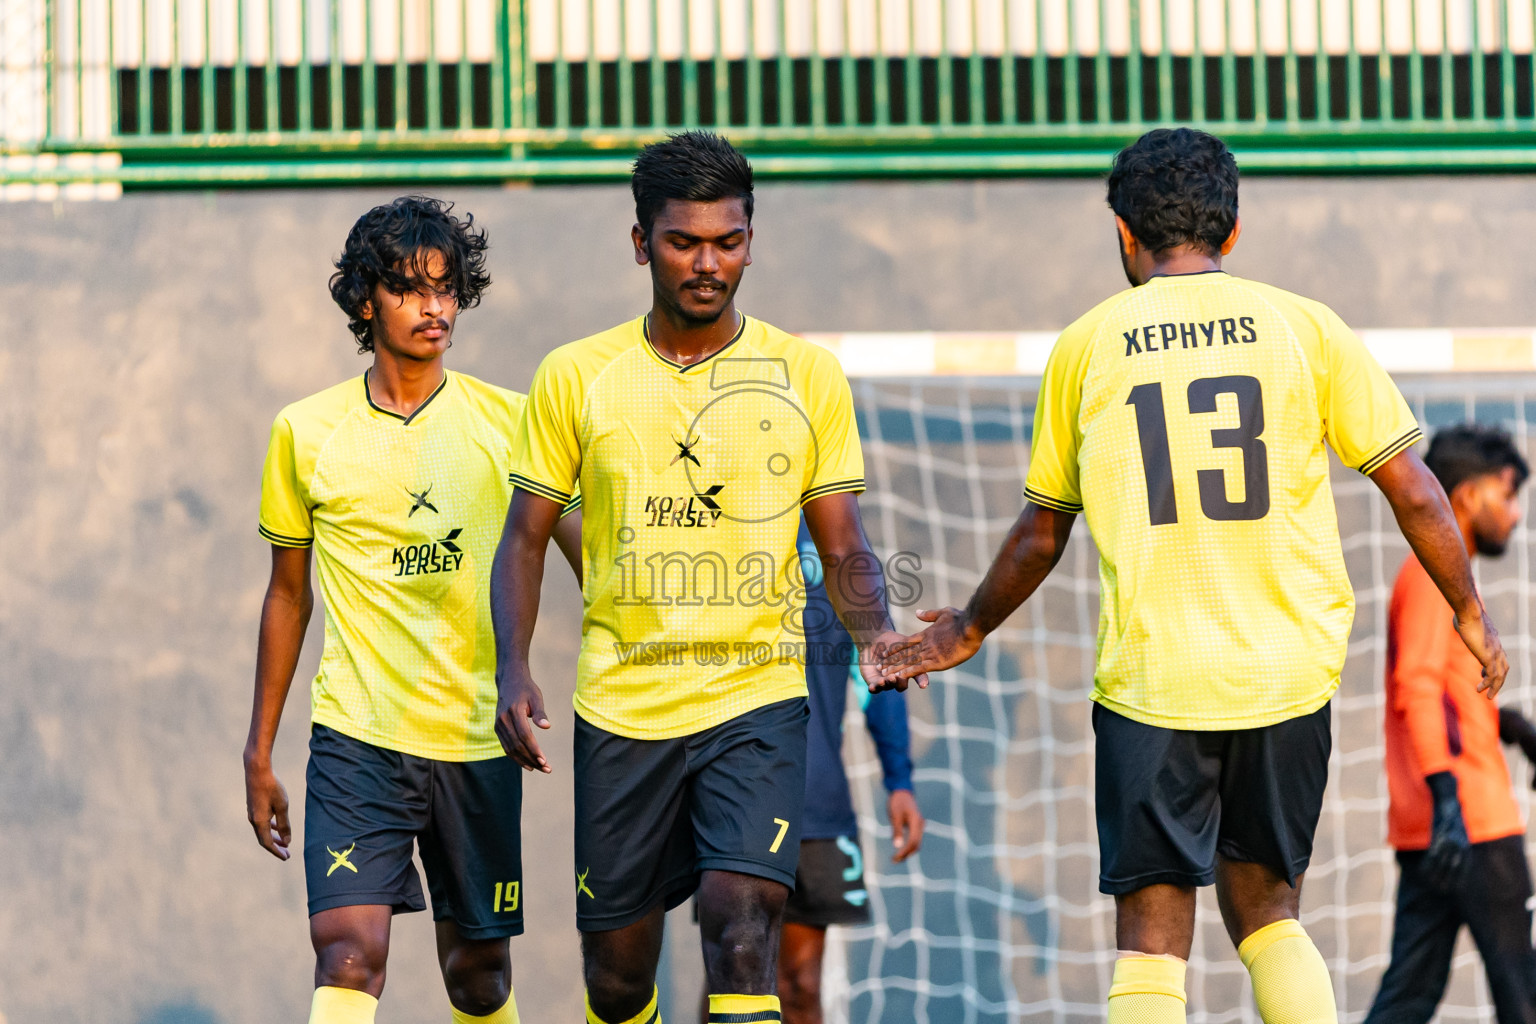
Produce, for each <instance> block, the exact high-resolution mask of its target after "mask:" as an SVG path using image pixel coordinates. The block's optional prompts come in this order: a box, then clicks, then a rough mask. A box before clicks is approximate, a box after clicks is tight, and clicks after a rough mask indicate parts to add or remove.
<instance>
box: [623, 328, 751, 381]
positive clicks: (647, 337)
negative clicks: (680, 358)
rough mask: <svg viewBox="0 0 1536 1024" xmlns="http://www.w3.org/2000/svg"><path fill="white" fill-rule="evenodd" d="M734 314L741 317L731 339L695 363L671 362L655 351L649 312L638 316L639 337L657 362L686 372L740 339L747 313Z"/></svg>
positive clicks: (727, 348)
mask: <svg viewBox="0 0 1536 1024" xmlns="http://www.w3.org/2000/svg"><path fill="white" fill-rule="evenodd" d="M736 315H737V316H739V317H741V323H740V324H739V325H737V327H736V333H735V334H733V335H732V336H731V340H730V341H728V342H726V343H725V344H724V345H722V346H720V348H719V349H718V350H716V351H714V352H711V353H710V354H709V355H707V356H705V357H704V358H703V359H700V360H699V361H698V362H696V363H677V362H673V361H672V360H670V359H668V358H667V357H666V356H664V355H662V354H661V353H660V352H658V351H656V346H655V345H653V344H652V343H651V315H650V314H649V313H647V314H645V315H644V316H642V317H641V318H640V337H641V338H642V339H643V340H644V341H645V349H646V351H647V352H649V353H650V354H651V355H652V356H654V357H655V358H656V360H657V361H658V362H661V363H662V364H664V365H666V366H668V367H671V368H672V369H674V370H676V371H677V372H678V373H687V372H688V371H690V370H695V369H697V368H699V367H700V366H703V365H704V364H705V363H707V362H709V361H710V360H711V359H714V358H715V357H716V356H718V355H719V354H720V353H721V352H725V351H728V350H729V349H730V348H731V346H732V345H735V344H736V343H737V342H738V341H740V340H741V337H742V335H744V334H746V333H747V320H748V317H747V314H745V313H737V314H736Z"/></svg>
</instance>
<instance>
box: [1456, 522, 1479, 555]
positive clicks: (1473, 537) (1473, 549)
mask: <svg viewBox="0 0 1536 1024" xmlns="http://www.w3.org/2000/svg"><path fill="white" fill-rule="evenodd" d="M1456 525H1457V526H1458V527H1460V528H1461V543H1462V545H1463V546H1464V547H1465V548H1466V549H1467V559H1468V561H1470V560H1472V559H1474V558H1476V557H1477V534H1476V533H1475V532H1474V531H1473V529H1472V523H1471V521H1470V520H1466V519H1463V518H1462V517H1461V516H1457V517H1456Z"/></svg>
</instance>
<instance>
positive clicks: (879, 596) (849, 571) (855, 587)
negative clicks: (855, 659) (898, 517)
mask: <svg viewBox="0 0 1536 1024" xmlns="http://www.w3.org/2000/svg"><path fill="white" fill-rule="evenodd" d="M821 564H822V569H823V572H824V573H825V582H826V587H827V599H828V600H829V601H831V602H832V610H833V611H835V612H836V613H837V618H838V621H839V622H841V623H842V624H843V628H844V629H846V630H847V631H848V635H849V636H851V637H853V642H854V643H856V644H859V645H861V646H862V645H864V644H869V643H873V642H874V640H875V638H876V637H878V636H880V634H882V633H887V632H890V631H892V630H893V629H895V627H894V626H893V625H892V624H891V612H890V608H889V607H887V605H886V599H885V570H884V569H883V568H882V567H881V565H880V559H878V558H876V557H875V553H874V552H873V551H871V550H869V548H868V546H865V547H862V548H858V547H856V548H853V549H852V550H850V551H845V552H838V551H832V552H827V553H823V554H822V561H821Z"/></svg>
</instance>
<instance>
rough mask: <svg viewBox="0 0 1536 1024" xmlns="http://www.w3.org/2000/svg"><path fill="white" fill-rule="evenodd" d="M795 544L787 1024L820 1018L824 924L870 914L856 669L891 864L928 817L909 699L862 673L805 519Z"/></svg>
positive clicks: (860, 920) (782, 954) (782, 955)
mask: <svg viewBox="0 0 1536 1024" xmlns="http://www.w3.org/2000/svg"><path fill="white" fill-rule="evenodd" d="M797 545H798V547H799V550H800V568H801V571H802V572H803V574H804V576H805V591H806V596H805V611H804V620H803V621H804V624H805V642H806V656H805V682H806V688H807V689H808V690H809V691H810V698H811V699H810V706H811V717H810V722H809V725H808V736H807V741H806V758H805V817H804V823H805V824H804V828H803V830H802V832H801V837H800V866H799V868H798V869H797V870H796V872H795V891H794V892H793V893H791V894H790V897H789V902H788V903H786V904H785V905H784V928H783V932H782V934H781V938H780V941H779V1000H780V1006H781V1009H782V1012H783V1015H784V1024H821V1020H822V1014H821V967H822V958H823V955H824V953H825V952H826V946H827V929H828V928H829V927H831V926H832V925H849V924H865V923H867V922H868V921H869V919H870V913H869V890H868V889H866V888H865V886H864V855H863V853H862V852H861V851H860V849H859V821H858V815H857V814H855V813H854V809H853V794H852V792H851V791H850V790H849V786H848V773H847V771H846V770H845V769H844V768H843V717H844V713H845V712H846V711H847V709H848V691H849V689H850V687H849V676H850V674H851V675H852V676H853V677H854V683H855V685H856V686H857V694H858V700H859V703H860V705H861V706H862V707H863V710H864V723H865V725H866V726H867V727H868V729H869V735H870V738H871V739H873V740H874V742H875V751H876V753H877V754H878V755H879V757H880V772H881V777H882V781H883V782H884V783H885V791H886V793H887V796H886V803H885V807H886V814H887V816H888V818H889V819H890V823H891V838H892V841H893V844H894V847H895V850H894V853H893V855H892V857H891V859H892V860H893V861H895V862H896V863H898V864H899V863H901V862H902V861H904V860H906V859H907V858H909V857H911V856H912V855H913V854H915V853H916V852H917V851H918V848H919V847H921V846H922V844H923V826H924V820H923V815H922V812H921V811H919V810H918V809H917V800H916V798H915V797H913V795H912V754H911V750H910V743H909V735H910V734H909V732H908V730H907V704H906V698H905V697H904V696H903V695H902V694H901V693H898V692H896V691H894V690H885V691H882V692H880V693H875V694H871V693H870V692H869V690H868V688H867V687H866V686H865V685H864V683H863V681H862V680H861V679H859V677H858V663H857V658H856V653H855V651H854V646H853V638H852V637H851V636H850V635H849V634H848V631H847V630H846V629H844V628H843V625H842V623H841V622H839V621H838V619H837V615H836V614H835V612H834V611H833V609H832V602H831V599H829V598H828V597H827V588H826V585H825V582H824V580H823V578H822V567H821V560H820V558H819V557H818V556H817V554H816V545H815V544H814V543H812V541H811V536H810V532H809V531H808V530H807V529H806V528H805V523H804V521H802V522H801V523H800V537H799V539H798V541H797ZM706 1015H707V1007H706ZM700 1019H701V1020H702V1019H704V1017H703V1016H701V1018H700Z"/></svg>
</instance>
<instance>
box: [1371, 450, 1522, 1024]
mask: <svg viewBox="0 0 1536 1024" xmlns="http://www.w3.org/2000/svg"><path fill="white" fill-rule="evenodd" d="M1424 462H1425V464H1426V465H1428V466H1429V468H1430V470H1431V471H1432V472H1433V473H1434V474H1435V476H1436V477H1437V478H1438V479H1439V480H1440V485H1441V486H1442V487H1444V488H1445V493H1446V494H1447V495H1448V496H1449V497H1450V500H1451V509H1452V511H1454V512H1455V514H1456V522H1457V524H1458V525H1459V526H1460V527H1461V533H1462V536H1463V537H1464V538H1465V539H1466V544H1467V553H1468V555H1487V556H1490V557H1497V556H1499V555H1501V554H1503V553H1504V548H1505V545H1506V544H1507V543H1508V542H1509V535H1510V532H1511V531H1512V530H1514V528H1515V524H1516V523H1518V522H1519V521H1520V499H1519V491H1520V487H1521V485H1522V484H1524V483H1525V480H1526V477H1527V476H1529V474H1530V470H1529V468H1528V467H1527V465H1526V462H1525V459H1524V458H1523V457H1521V455H1520V452H1519V451H1518V450H1517V449H1516V448H1515V445H1514V443H1513V441H1512V440H1511V439H1510V436H1509V435H1508V434H1507V433H1505V432H1504V431H1502V430H1499V429H1496V428H1492V427H1485V426H1477V425H1473V424H1466V425H1462V426H1456V427H1451V428H1448V429H1446V430H1442V431H1440V432H1439V433H1438V434H1436V435H1435V438H1434V440H1433V441H1432V442H1431V443H1430V446H1429V453H1428V454H1427V455H1426V456H1425V457H1424ZM1481 678H1482V669H1481V666H1479V664H1478V662H1477V659H1476V658H1474V657H1472V655H1471V654H1469V653H1467V650H1466V648H1465V647H1464V646H1463V645H1462V643H1461V642H1460V640H1458V639H1457V636H1456V630H1455V627H1454V626H1453V625H1452V619H1451V608H1450V606H1449V605H1448V604H1446V602H1445V598H1443V597H1441V596H1440V592H1439V590H1437V589H1436V588H1435V585H1434V583H1433V582H1431V581H1430V578H1429V574H1428V573H1426V572H1425V571H1424V567H1423V566H1422V565H1420V564H1419V561H1418V559H1417V558H1415V557H1414V556H1413V555H1411V554H1410V555H1409V556H1408V560H1407V561H1406V562H1405V563H1404V564H1403V568H1402V571H1401V572H1400V573H1399V574H1398V577H1397V585H1396V586H1395V587H1394V588H1393V590H1392V604H1391V608H1390V610H1389V612H1388V619H1387V680H1386V684H1387V694H1386V696H1387V714H1386V733H1387V743H1386V759H1387V788H1388V791H1389V793H1390V796H1391V806H1390V808H1389V810H1388V812H1387V821H1388V827H1387V840H1388V842H1390V843H1391V844H1392V846H1393V847H1394V848H1395V849H1396V850H1397V861H1398V866H1399V869H1400V875H1399V878H1398V883H1397V918H1396V921H1395V923H1394V925H1393V933H1392V961H1391V963H1390V964H1389V965H1388V967H1387V971H1386V974H1385V975H1383V976H1382V979H1381V988H1380V989H1379V990H1378V991H1377V993H1376V1000H1375V1002H1374V1003H1373V1004H1372V1006H1371V1011H1370V1013H1369V1014H1368V1015H1367V1016H1366V1019H1365V1020H1366V1024H1424V1022H1426V1021H1428V1020H1429V1019H1430V1017H1432V1016H1433V1015H1434V1012H1435V1007H1436V1005H1437V1004H1438V1003H1439V1002H1440V998H1441V996H1442V995H1444V993H1445V985H1446V980H1447V978H1448V977H1449V975H1450V969H1451V955H1452V952H1453V950H1454V947H1455V945H1456V936H1457V933H1458V932H1460V930H1461V926H1462V925H1463V924H1465V925H1467V926H1468V927H1469V928H1470V929H1471V930H1472V938H1473V940H1474V941H1475V942H1476V943H1477V948H1478V951H1479V952H1480V953H1481V954H1482V957H1483V965H1484V967H1485V968H1486V970H1487V972H1488V987H1489V989H1490V991H1491V992H1492V993H1493V1001H1494V1006H1495V1009H1496V1011H1497V1013H1498V1019H1499V1024H1516V1022H1529V1024H1536V952H1533V951H1532V948H1531V911H1530V910H1529V909H1528V907H1527V902H1528V901H1529V900H1530V898H1531V877H1530V871H1529V868H1528V867H1527V865H1526V861H1525V849H1524V845H1525V844H1524V838H1525V823H1524V822H1523V821H1521V820H1520V811H1519V809H1518V808H1517V807H1516V806H1515V800H1514V796H1513V794H1512V792H1511V786H1510V778H1509V768H1508V767H1507V766H1506V765H1505V763H1504V755H1503V753H1502V751H1500V749H1499V741H1500V739H1501V738H1502V739H1503V740H1504V741H1505V742H1509V743H1519V744H1520V746H1521V747H1522V748H1523V749H1524V750H1525V753H1526V756H1527V757H1532V758H1533V759H1536V728H1533V727H1532V726H1531V724H1530V723H1529V722H1528V721H1526V720H1525V718H1524V717H1523V716H1522V715H1521V714H1520V713H1519V712H1518V711H1515V710H1514V709H1513V708H1504V709H1503V710H1502V711H1501V710H1500V708H1499V707H1498V706H1497V705H1496V704H1494V703H1493V701H1492V700H1490V699H1487V698H1488V697H1491V696H1492V694H1486V695H1485V694H1482V693H1479V692H1478V689H1477V684H1478V682H1479V680H1480V679H1481Z"/></svg>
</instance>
